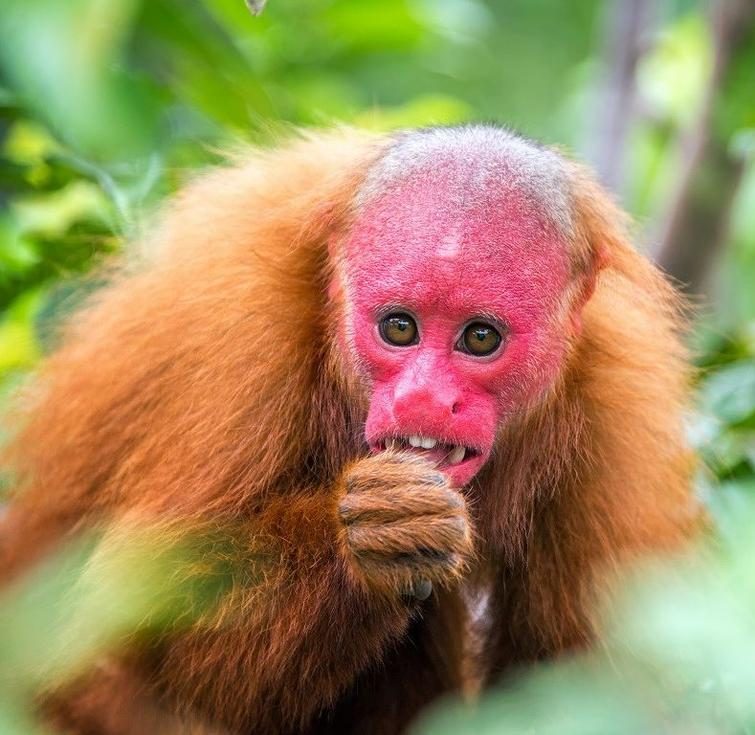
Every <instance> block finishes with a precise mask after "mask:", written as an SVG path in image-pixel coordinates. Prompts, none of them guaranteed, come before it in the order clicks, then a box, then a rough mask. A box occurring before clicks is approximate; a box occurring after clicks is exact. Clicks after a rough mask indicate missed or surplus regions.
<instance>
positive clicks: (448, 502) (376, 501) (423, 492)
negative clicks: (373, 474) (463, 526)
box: [339, 486, 464, 525]
mask: <svg viewBox="0 0 755 735" xmlns="http://www.w3.org/2000/svg"><path fill="white" fill-rule="evenodd" d="M463 507H464V498H463V497H462V496H461V495H460V494H459V493H458V492H456V491H455V490H451V489H450V488H445V487H432V488H428V487H427V486H414V487H412V486H404V487H400V488H381V489H380V490H379V491H375V492H350V493H348V494H346V495H344V496H343V498H341V501H340V503H339V512H340V514H341V517H342V518H343V521H344V523H346V524H347V525H348V524H351V523H361V522H372V523H390V522H392V521H398V520H401V519H408V518H412V517H418V516H444V515H454V516H455V515H458V514H459V511H460V510H461V509H462V508H463Z"/></svg>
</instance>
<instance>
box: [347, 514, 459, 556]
mask: <svg viewBox="0 0 755 735" xmlns="http://www.w3.org/2000/svg"><path fill="white" fill-rule="evenodd" d="M346 533H347V539H348V542H349V546H350V548H351V550H352V552H353V553H354V554H357V555H360V554H370V555H375V556H384V557H391V556H401V555H407V554H408V555H424V556H429V555H432V554H440V555H443V554H451V553H467V552H468V551H469V549H470V547H471V533H470V528H469V523H468V522H467V519H466V518H465V517H463V516H456V517H448V518H437V517H436V518H429V517H425V518H422V517H421V518H417V519H412V520H411V521H408V522H396V523H381V524H363V523H360V524H354V525H351V526H349V527H348V529H347V532H346Z"/></svg>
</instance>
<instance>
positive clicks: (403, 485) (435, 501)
mask: <svg viewBox="0 0 755 735" xmlns="http://www.w3.org/2000/svg"><path fill="white" fill-rule="evenodd" d="M344 490H345V493H344V495H343V497H342V498H341V501H340V504H339V512H340V515H341V519H342V521H343V523H344V526H345V528H346V539H347V545H348V550H349V553H350V555H351V557H352V560H353V563H354V564H355V566H356V567H357V568H358V569H359V570H360V571H361V572H362V573H363V575H364V577H365V579H366V580H367V582H368V584H370V585H371V586H373V587H375V588H378V589H381V590H384V591H397V592H399V593H403V594H411V595H414V596H416V597H418V598H420V599H424V598H425V597H427V596H428V595H429V594H430V592H431V591H432V585H433V584H443V583H447V582H450V581H453V580H454V579H457V578H458V577H459V576H460V574H461V573H462V571H463V569H464V566H465V563H466V561H467V560H468V559H469V558H470V556H471V554H472V533H471V527H470V523H469V517H468V514H467V509H466V503H465V501H464V498H463V496H462V495H461V494H460V493H459V492H457V491H456V490H454V489H453V488H452V487H451V486H450V484H449V482H448V480H447V478H446V477H445V476H444V475H443V474H442V473H441V472H439V471H438V470H437V469H436V468H435V467H434V466H433V465H432V464H430V463H429V462H428V461H427V460H425V459H423V458H421V457H417V456H415V455H412V454H409V453H401V452H392V451H386V452H382V453H381V454H378V455H375V456H373V457H367V458H365V459H362V460H360V461H359V462H357V463H355V464H354V465H352V466H351V467H350V468H349V469H348V470H347V472H346V474H345V476H344Z"/></svg>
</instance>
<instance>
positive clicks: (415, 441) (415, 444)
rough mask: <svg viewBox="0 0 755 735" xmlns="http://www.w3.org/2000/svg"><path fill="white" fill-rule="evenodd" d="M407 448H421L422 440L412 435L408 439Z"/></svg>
mask: <svg viewBox="0 0 755 735" xmlns="http://www.w3.org/2000/svg"><path fill="white" fill-rule="evenodd" d="M409 446H412V447H421V446H422V439H420V438H419V437H418V436H417V435H416V434H412V435H411V436H410V437H409Z"/></svg>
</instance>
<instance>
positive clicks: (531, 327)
mask: <svg viewBox="0 0 755 735" xmlns="http://www.w3.org/2000/svg"><path fill="white" fill-rule="evenodd" d="M457 189H458V186H456V185H451V184H449V185H447V186H444V185H443V183H442V182H438V181H437V180H435V181H434V182H433V185H432V186H427V185H423V182H422V181H421V179H415V180H414V181H411V182H408V183H404V184H402V185H401V186H399V187H397V188H394V189H392V190H391V191H389V192H388V193H384V194H382V195H380V196H379V197H377V198H376V199H374V200H372V201H371V202H370V203H369V204H368V205H367V206H366V207H365V208H364V209H363V210H362V213H361V215H360V217H359V218H358V221H357V223H356V226H355V228H354V230H353V233H352V236H351V238H350V240H349V241H348V243H347V244H346V249H345V256H346V257H345V259H344V263H343V273H342V280H343V282H344V283H343V285H344V286H345V292H346V293H345V296H346V303H347V318H346V323H347V328H346V335H345V337H346V340H347V342H348V344H349V348H350V351H351V352H352V354H354V355H355V357H356V364H357V368H358V370H359V371H360V372H361V373H362V375H363V376H364V377H365V378H366V381H367V383H368V385H369V386H370V404H369V411H368V416H367V422H366V429H365V435H366V440H367V442H368V444H369V445H370V447H371V449H372V450H373V451H375V452H378V451H381V450H383V449H384V448H386V447H387V446H398V447H400V448H402V449H404V448H406V449H410V450H411V451H416V452H422V453H423V454H425V455H426V456H427V457H428V458H430V459H431V460H433V461H435V462H437V463H438V465H439V466H440V468H441V469H442V471H444V472H446V473H447V474H448V475H449V477H450V478H451V480H452V481H453V482H454V484H456V485H457V486H462V485H465V484H466V483H468V482H469V481H470V480H471V479H472V478H473V477H474V476H475V474H477V472H478V471H479V470H480V468H481V467H482V466H483V465H484V464H485V462H486V460H487V459H488V458H489V456H490V454H491V452H492V451H493V447H494V444H495V439H496V435H497V432H498V429H499V427H500V426H501V425H502V424H503V423H505V422H506V421H507V420H508V419H509V418H510V417H511V416H513V415H514V414H516V413H517V412H518V411H520V410H522V409H524V408H525V407H526V406H527V405H528V404H530V403H531V402H532V401H533V400H536V399H537V398H538V396H540V395H541V394H542V393H543V391H544V390H545V389H546V388H547V387H548V386H549V385H550V384H551V383H552V381H553V379H554V377H555V376H556V375H557V374H558V372H559V369H560V367H561V364H562V361H563V356H564V350H565V347H566V339H567V334H566V323H567V322H568V320H567V319H565V318H564V312H565V309H564V308H563V305H564V301H565V298H564V293H565V289H566V287H567V285H568V265H567V264H568V257H567V250H566V245H565V244H564V240H563V238H562V237H560V236H559V235H557V234H556V232H555V229H554V228H553V226H549V225H547V224H546V223H545V221H544V218H543V217H541V216H539V214H538V212H537V211H536V209H535V208H534V207H533V205H532V203H531V202H530V201H528V200H527V198H526V197H525V196H523V195H522V194H521V192H518V191H515V190H507V191H500V190H498V191H491V192H490V193H489V194H487V195H485V196H483V197H479V196H477V197H475V199H474V201H473V202H472V203H471V204H470V203H467V204H466V205H465V206H459V205H458V201H459V200H458V191H457Z"/></svg>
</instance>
